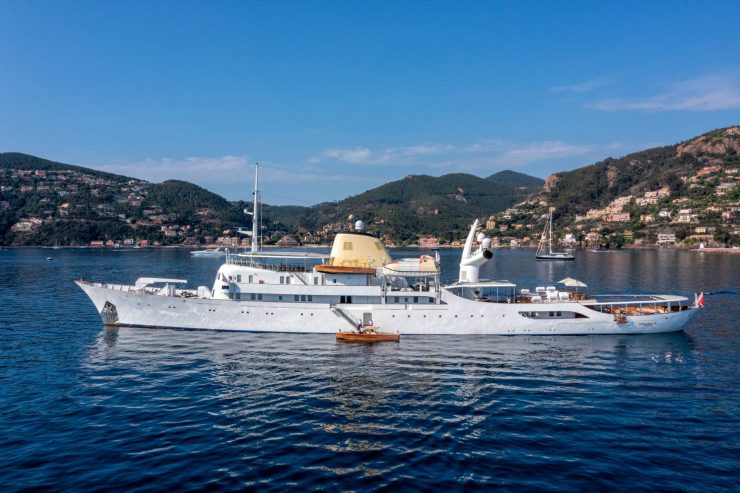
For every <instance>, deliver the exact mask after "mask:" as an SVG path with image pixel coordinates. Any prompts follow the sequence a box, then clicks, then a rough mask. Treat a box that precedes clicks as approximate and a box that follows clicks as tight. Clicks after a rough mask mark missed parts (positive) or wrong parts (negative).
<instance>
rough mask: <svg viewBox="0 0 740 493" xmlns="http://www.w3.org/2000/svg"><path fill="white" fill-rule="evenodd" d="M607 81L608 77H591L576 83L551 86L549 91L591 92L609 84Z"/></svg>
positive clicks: (608, 80)
mask: <svg viewBox="0 0 740 493" xmlns="http://www.w3.org/2000/svg"><path fill="white" fill-rule="evenodd" d="M609 82H611V80H610V79H607V78H603V77H602V78H599V79H592V80H587V81H585V82H579V83H577V84H570V85H564V86H555V87H551V88H550V91H552V92H566V93H572V94H582V93H585V92H591V91H593V90H594V89H598V88H599V87H602V86H605V85H607V84H609Z"/></svg>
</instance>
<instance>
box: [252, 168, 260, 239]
mask: <svg viewBox="0 0 740 493" xmlns="http://www.w3.org/2000/svg"><path fill="white" fill-rule="evenodd" d="M259 169H260V164H259V163H255V165H254V190H253V191H252V200H253V202H252V210H253V211H254V213H253V215H252V253H257V250H258V247H259V242H260V238H259V236H260V227H259V224H260V218H259V210H260V209H259V205H258V204H259V184H258V179H259Z"/></svg>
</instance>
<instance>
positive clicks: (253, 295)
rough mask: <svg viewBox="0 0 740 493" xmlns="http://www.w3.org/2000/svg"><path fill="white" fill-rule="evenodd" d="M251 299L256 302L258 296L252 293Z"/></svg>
mask: <svg viewBox="0 0 740 493" xmlns="http://www.w3.org/2000/svg"><path fill="white" fill-rule="evenodd" d="M249 298H250V299H253V300H254V299H257V295H256V294H254V293H252V294H250V295H249Z"/></svg>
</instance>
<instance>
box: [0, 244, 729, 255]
mask: <svg viewBox="0 0 740 493" xmlns="http://www.w3.org/2000/svg"><path fill="white" fill-rule="evenodd" d="M33 248H36V249H44V250H63V249H74V250H209V249H216V248H224V247H223V246H222V245H197V246H193V245H160V246H145V247H139V248H136V247H133V246H125V247H108V246H102V247H100V246H89V245H79V246H46V245H7V246H5V245H0V250H11V249H13V250H15V249H33ZM228 248H230V249H233V248H235V247H228ZM238 248H245V247H238ZM246 248H248V247H246ZM318 248H331V245H306V246H291V247H283V246H277V245H263V246H262V249H263V250H268V249H269V250H281V249H282V250H292V249H318ZM386 248H388V249H389V250H425V251H434V250H454V249H460V248H462V246H450V245H440V246H438V247H433V248H432V247H425V246H419V245H393V246H388V245H386ZM493 249H494V250H536V249H537V247H534V246H517V247H513V248H512V247H508V246H503V247H494V248H493ZM594 249H595V248H589V247H584V248H564V250H573V251H589V250H594ZM622 250H681V251H691V252H698V253H730V254H740V248H738V247H706V248H698V247H694V246H658V245H640V246H624V247H622V248H609V249H603V250H599V251H601V252H618V251H622Z"/></svg>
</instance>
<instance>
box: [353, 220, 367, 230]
mask: <svg viewBox="0 0 740 493" xmlns="http://www.w3.org/2000/svg"><path fill="white" fill-rule="evenodd" d="M363 229H365V223H363V222H362V221H357V222H356V223H355V231H362V230H363Z"/></svg>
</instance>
